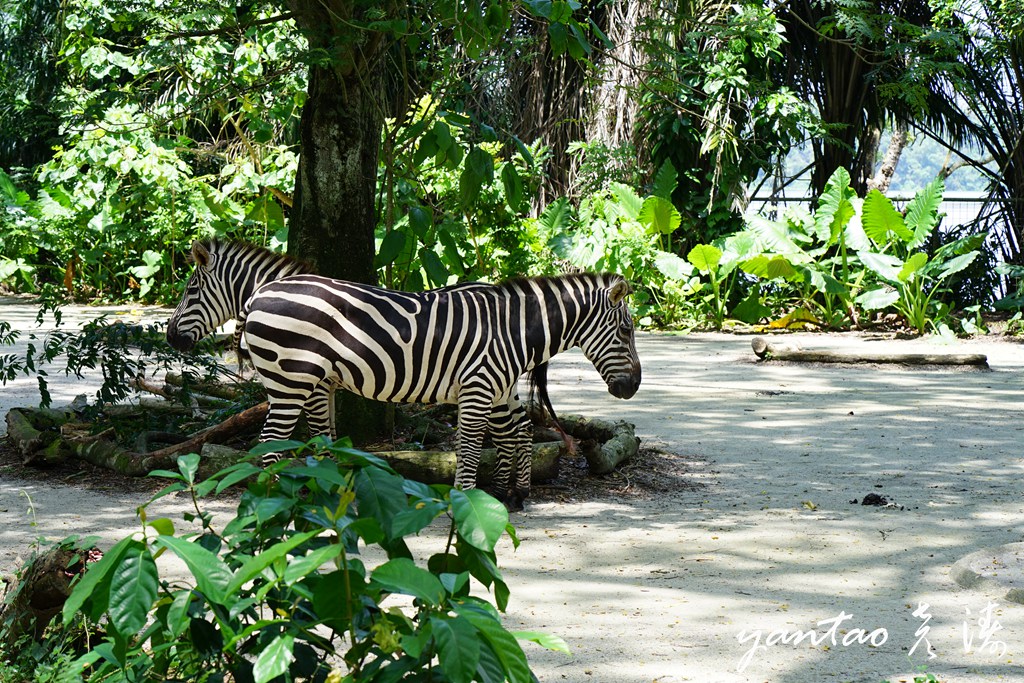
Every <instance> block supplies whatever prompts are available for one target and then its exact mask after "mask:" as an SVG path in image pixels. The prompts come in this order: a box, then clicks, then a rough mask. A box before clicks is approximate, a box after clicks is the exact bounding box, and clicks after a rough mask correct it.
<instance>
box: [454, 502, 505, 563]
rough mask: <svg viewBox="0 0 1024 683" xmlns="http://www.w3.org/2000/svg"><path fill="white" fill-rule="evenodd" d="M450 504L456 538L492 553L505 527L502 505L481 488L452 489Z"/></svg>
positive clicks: (503, 507)
mask: <svg viewBox="0 0 1024 683" xmlns="http://www.w3.org/2000/svg"><path fill="white" fill-rule="evenodd" d="M451 501H452V515H453V516H454V518H455V526H456V528H457V529H458V531H459V535H460V536H461V537H462V538H463V539H464V540H465V541H466V542H467V543H469V544H470V545H472V546H473V547H475V548H479V549H481V550H485V551H491V550H494V546H495V544H496V543H497V542H498V539H499V538H501V534H502V533H503V532H504V531H505V525H507V524H508V510H507V509H506V508H505V506H504V505H502V504H501V502H499V501H498V500H496V499H495V498H493V497H492V496H490V495H489V494H487V493H486V492H485V491H481V490H480V489H470V490H469V491H461V490H459V489H452V490H451Z"/></svg>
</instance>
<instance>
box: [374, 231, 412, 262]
mask: <svg viewBox="0 0 1024 683" xmlns="http://www.w3.org/2000/svg"><path fill="white" fill-rule="evenodd" d="M405 242H406V235H405V233H404V232H402V231H401V230H392V231H391V232H389V233H388V234H386V235H384V239H383V240H381V243H380V249H378V250H377V259H376V265H377V267H378V268H381V267H383V266H386V265H388V264H389V263H393V262H394V260H395V259H396V258H398V255H399V254H401V253H402V250H403V249H405Z"/></svg>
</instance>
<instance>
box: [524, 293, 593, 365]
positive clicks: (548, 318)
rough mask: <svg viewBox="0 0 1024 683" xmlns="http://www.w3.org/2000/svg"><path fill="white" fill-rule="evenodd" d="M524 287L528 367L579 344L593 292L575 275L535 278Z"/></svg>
mask: <svg viewBox="0 0 1024 683" xmlns="http://www.w3.org/2000/svg"><path fill="white" fill-rule="evenodd" d="M532 284H534V287H532V291H529V290H526V291H524V295H525V302H524V303H525V310H526V330H525V335H524V336H525V346H526V350H527V354H526V355H527V358H526V362H527V369H532V368H534V367H536V366H537V365H540V364H541V363H546V362H548V361H549V360H551V358H552V357H553V356H555V355H557V354H559V353H562V352H563V351H567V350H569V349H571V348H573V347H575V346H579V344H580V339H581V337H582V336H583V335H584V334H585V332H586V323H587V316H586V314H585V313H584V311H585V310H588V309H589V308H590V306H591V303H592V298H593V296H594V292H592V291H589V290H588V288H586V287H585V286H582V285H584V284H585V283H581V282H580V281H578V280H576V279H573V278H565V279H561V278H558V279H556V278H552V279H548V280H539V281H534V282H533V283H532Z"/></svg>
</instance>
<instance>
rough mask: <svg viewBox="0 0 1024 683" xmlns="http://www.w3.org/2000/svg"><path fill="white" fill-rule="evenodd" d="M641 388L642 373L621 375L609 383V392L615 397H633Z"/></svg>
mask: <svg viewBox="0 0 1024 683" xmlns="http://www.w3.org/2000/svg"><path fill="white" fill-rule="evenodd" d="M639 388H640V373H639V372H636V373H633V374H630V375H620V376H618V377H616V378H615V379H613V380H612V381H611V382H609V383H608V393H610V394H611V395H612V396H614V397H615V398H633V395H634V394H636V390H637V389H639Z"/></svg>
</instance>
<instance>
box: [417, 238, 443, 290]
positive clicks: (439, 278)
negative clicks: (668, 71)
mask: <svg viewBox="0 0 1024 683" xmlns="http://www.w3.org/2000/svg"><path fill="white" fill-rule="evenodd" d="M420 263H422V264H423V270H425V271H426V273H427V278H428V279H429V280H430V283H431V284H432V285H434V286H435V287H443V286H444V285H446V284H448V269H447V268H445V265H444V262H443V261H441V257H440V256H438V255H437V254H436V253H435V252H434V251H433V250H432V249H428V248H427V247H423V248H422V249H420Z"/></svg>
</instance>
